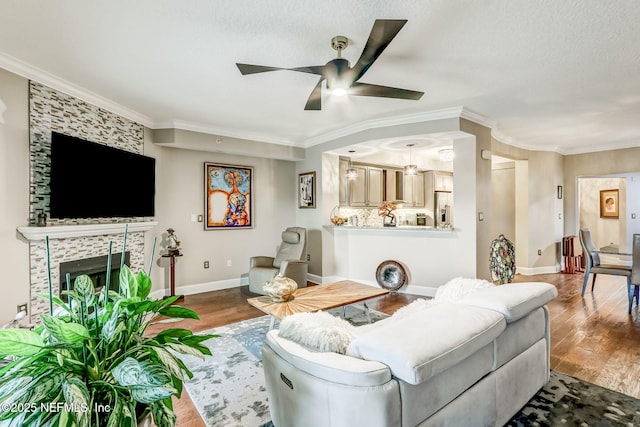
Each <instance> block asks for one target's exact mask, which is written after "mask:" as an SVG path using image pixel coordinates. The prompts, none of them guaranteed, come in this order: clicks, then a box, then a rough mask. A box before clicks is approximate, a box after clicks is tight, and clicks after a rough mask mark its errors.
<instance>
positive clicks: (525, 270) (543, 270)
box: [516, 265, 560, 276]
mask: <svg viewBox="0 0 640 427" xmlns="http://www.w3.org/2000/svg"><path fill="white" fill-rule="evenodd" d="M559 272H560V267H559V266H557V265H547V266H543V267H534V268H529V267H516V273H520V274H522V275H524V276H533V275H535V274H552V273H559Z"/></svg>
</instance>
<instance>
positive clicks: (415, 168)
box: [404, 144, 418, 175]
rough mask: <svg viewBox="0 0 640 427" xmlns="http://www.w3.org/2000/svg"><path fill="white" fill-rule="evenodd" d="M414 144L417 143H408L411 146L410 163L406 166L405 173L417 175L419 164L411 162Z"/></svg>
mask: <svg viewBox="0 0 640 427" xmlns="http://www.w3.org/2000/svg"><path fill="white" fill-rule="evenodd" d="M414 145H415V144H407V147H409V164H408V165H406V166H405V167H404V174H405V175H416V174H417V173H418V165H414V164H412V163H411V147H413V146H414Z"/></svg>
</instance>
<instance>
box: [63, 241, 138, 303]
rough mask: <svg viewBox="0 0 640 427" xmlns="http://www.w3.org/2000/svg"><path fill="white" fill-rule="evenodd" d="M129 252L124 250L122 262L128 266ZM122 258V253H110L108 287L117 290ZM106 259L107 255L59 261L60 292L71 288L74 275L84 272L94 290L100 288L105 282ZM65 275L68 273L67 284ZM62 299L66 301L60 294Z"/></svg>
mask: <svg viewBox="0 0 640 427" xmlns="http://www.w3.org/2000/svg"><path fill="white" fill-rule="evenodd" d="M130 258H131V257H130V255H129V252H125V255H124V263H125V264H127V265H128V266H130V265H131V264H130ZM121 260H122V253H116V254H112V256H111V275H110V279H109V287H108V288H109V289H110V290H113V291H116V292H117V291H118V286H119V280H118V276H119V274H120V261H121ZM107 261H108V255H103V256H97V257H91V258H83V259H78V260H73V261H67V262H61V263H60V265H59V268H60V287H59V290H60V293H62V291H64V290H72V289H73V281H74V280H75V278H76V277H78V276H80V275H82V274H86V275H87V276H89V277H90V278H91V281H92V282H93V285H94V286H95V288H96V291H99V290H100V289H102V287H103V286H105V284H106V282H107ZM67 275H69V282H70V283H69V284H67ZM61 297H62V299H63V300H65V301H66V297H65V296H63V295H61Z"/></svg>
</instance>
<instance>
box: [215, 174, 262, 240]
mask: <svg viewBox="0 0 640 427" xmlns="http://www.w3.org/2000/svg"><path fill="white" fill-rule="evenodd" d="M204 175H205V176H204V183H205V189H204V190H205V191H204V193H205V196H204V198H205V200H204V206H205V215H206V217H205V222H204V229H205V230H221V229H222V230H229V229H239V228H253V225H254V212H253V168H252V167H250V166H236V165H223V164H216V163H205V164H204Z"/></svg>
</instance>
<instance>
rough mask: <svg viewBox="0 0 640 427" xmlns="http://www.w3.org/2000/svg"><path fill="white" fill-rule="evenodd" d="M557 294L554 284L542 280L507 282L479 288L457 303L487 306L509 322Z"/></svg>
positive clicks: (545, 302)
mask: <svg viewBox="0 0 640 427" xmlns="http://www.w3.org/2000/svg"><path fill="white" fill-rule="evenodd" d="M557 296H558V290H557V289H556V287H555V286H553V285H551V284H549V283H544V282H523V283H509V284H506V285H500V286H494V287H493V288H487V289H481V290H478V291H477V292H475V293H474V294H473V295H470V296H468V297H466V298H463V299H461V300H459V301H458V304H465V305H472V306H475V307H483V308H488V309H490V310H495V311H497V312H499V313H502V314H503V315H504V317H505V319H507V322H509V323H511V322H514V321H516V320H518V319H521V318H522V317H524V316H526V315H527V314H529V313H530V312H531V311H533V310H534V309H536V308H538V307H542V306H543V305H545V304H547V303H548V302H549V301H551V300H553V299H555V298H556V297H557Z"/></svg>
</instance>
